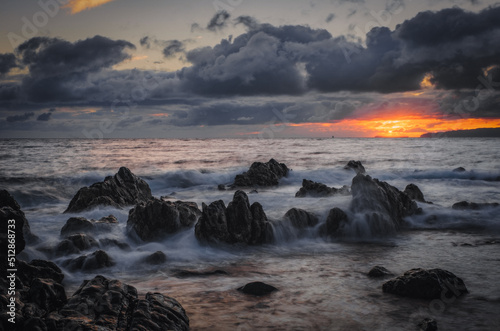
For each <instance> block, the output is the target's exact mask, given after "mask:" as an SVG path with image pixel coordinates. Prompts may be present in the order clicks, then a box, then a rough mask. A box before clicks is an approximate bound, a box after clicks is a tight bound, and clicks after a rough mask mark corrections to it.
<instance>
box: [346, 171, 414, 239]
mask: <svg viewBox="0 0 500 331" xmlns="http://www.w3.org/2000/svg"><path fill="white" fill-rule="evenodd" d="M351 191H352V196H353V198H352V201H351V205H350V209H351V211H352V212H353V213H359V214H364V216H365V218H366V220H367V222H368V224H369V225H370V227H371V231H372V233H373V234H377V235H386V234H392V233H394V232H395V231H396V230H398V229H399V228H400V227H401V226H402V224H403V218H404V217H406V216H410V215H413V214H415V213H417V212H418V206H417V204H416V202H415V201H413V200H412V199H411V198H410V197H409V196H408V195H407V194H406V193H404V192H401V191H400V190H398V189H397V188H395V187H394V186H391V185H389V184H388V183H386V182H382V181H379V180H378V179H372V178H371V177H370V176H368V175H362V174H358V175H356V176H355V177H354V178H353V180H352V186H351Z"/></svg>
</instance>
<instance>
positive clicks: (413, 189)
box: [404, 184, 427, 202]
mask: <svg viewBox="0 0 500 331" xmlns="http://www.w3.org/2000/svg"><path fill="white" fill-rule="evenodd" d="M404 193H406V195H408V196H409V197H410V199H412V200H416V201H419V202H427V201H425V199H424V194H423V193H422V191H420V188H419V187H418V186H417V185H415V184H408V185H406V188H405V190H404Z"/></svg>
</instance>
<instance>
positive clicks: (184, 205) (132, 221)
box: [127, 199, 201, 241]
mask: <svg viewBox="0 0 500 331" xmlns="http://www.w3.org/2000/svg"><path fill="white" fill-rule="evenodd" d="M200 216H201V212H200V210H199V209H198V205H197V204H196V203H194V202H182V201H176V202H171V201H162V200H158V199H153V200H150V201H148V202H146V203H140V204H138V205H136V206H135V207H134V208H133V209H131V210H130V211H129V215H128V220H127V231H129V233H130V232H131V231H133V232H135V233H136V234H137V236H138V237H139V238H140V239H142V240H143V241H155V240H160V239H162V238H164V237H165V236H167V235H169V234H173V233H176V232H179V231H180V230H183V229H187V228H190V227H192V226H193V225H194V224H195V223H196V221H197V220H198V218H199V217H200Z"/></svg>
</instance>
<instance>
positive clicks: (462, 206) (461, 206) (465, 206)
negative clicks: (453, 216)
mask: <svg viewBox="0 0 500 331" xmlns="http://www.w3.org/2000/svg"><path fill="white" fill-rule="evenodd" d="M498 206H499V204H498V203H496V202H493V203H476V202H468V201H460V202H457V203H455V204H453V206H451V208H453V209H456V210H478V209H484V208H493V207H498Z"/></svg>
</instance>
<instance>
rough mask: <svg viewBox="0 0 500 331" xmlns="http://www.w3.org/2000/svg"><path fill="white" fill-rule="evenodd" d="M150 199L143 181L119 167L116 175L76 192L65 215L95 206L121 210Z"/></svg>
mask: <svg viewBox="0 0 500 331" xmlns="http://www.w3.org/2000/svg"><path fill="white" fill-rule="evenodd" d="M152 197H153V196H152V195H151V189H150V188H149V185H148V184H147V183H146V182H145V181H144V180H142V179H141V178H139V177H137V176H136V175H134V174H133V173H132V172H131V171H130V170H129V169H127V168H125V167H121V168H120V170H118V173H116V174H115V175H114V176H108V177H106V178H105V179H104V181H103V182H98V183H94V184H92V185H91V186H89V187H82V188H81V189H80V190H78V192H77V193H76V195H75V196H74V197H73V199H72V200H71V202H70V203H69V206H68V208H67V209H66V211H65V213H76V212H80V211H85V210H89V209H92V208H94V207H97V206H113V207H116V208H121V207H125V206H130V205H135V204H138V203H140V202H146V201H148V200H149V199H151V198H152Z"/></svg>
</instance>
